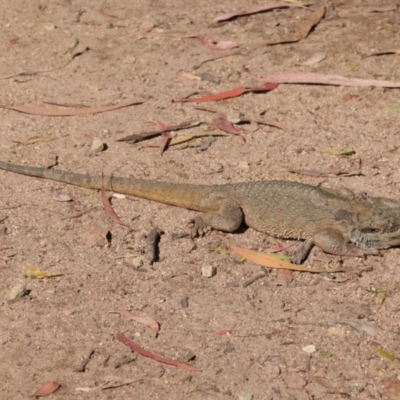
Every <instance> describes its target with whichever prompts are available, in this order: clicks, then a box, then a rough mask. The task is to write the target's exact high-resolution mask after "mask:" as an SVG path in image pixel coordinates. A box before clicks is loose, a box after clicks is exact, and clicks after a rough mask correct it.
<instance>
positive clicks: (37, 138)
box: [21, 136, 57, 146]
mask: <svg viewBox="0 0 400 400" xmlns="http://www.w3.org/2000/svg"><path fill="white" fill-rule="evenodd" d="M56 139H57V138H56V137H54V136H34V137H31V138H29V139H27V140H25V141H24V142H21V144H22V146H28V145H30V144H36V143H40V142H52V141H53V140H56Z"/></svg>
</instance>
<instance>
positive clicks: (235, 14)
mask: <svg viewBox="0 0 400 400" xmlns="http://www.w3.org/2000/svg"><path fill="white" fill-rule="evenodd" d="M289 7H302V6H301V5H296V4H287V3H271V4H268V5H266V6H259V5H255V6H252V7H250V8H248V9H247V10H243V11H233V12H229V13H226V14H219V15H217V16H216V17H215V18H214V19H213V20H212V23H213V24H215V23H217V22H221V21H228V20H230V19H233V18H236V17H242V16H246V15H251V14H257V13H259V12H264V11H271V10H275V9H277V8H289Z"/></svg>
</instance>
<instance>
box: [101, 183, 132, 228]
mask: <svg viewBox="0 0 400 400" xmlns="http://www.w3.org/2000/svg"><path fill="white" fill-rule="evenodd" d="M100 197H101V202H102V203H103V207H104V212H105V213H106V215H107V217H108V218H109V219H110V220H111V221H113V222H115V223H116V224H118V225H121V226H124V227H125V228H128V229H129V230H130V231H131V230H132V228H131V227H130V226H129V225H127V224H125V223H124V222H122V221H121V220H120V219H119V217H118V215H117V214H116V213H115V211H114V210H113V208H112V206H111V203H110V200H109V198H108V196H107V192H106V189H105V187H104V179H103V183H102V185H101V189H100Z"/></svg>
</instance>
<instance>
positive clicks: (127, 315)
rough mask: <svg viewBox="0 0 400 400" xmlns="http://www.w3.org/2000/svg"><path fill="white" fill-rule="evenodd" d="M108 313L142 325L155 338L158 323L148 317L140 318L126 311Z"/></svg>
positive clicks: (158, 328) (158, 326)
mask: <svg viewBox="0 0 400 400" xmlns="http://www.w3.org/2000/svg"><path fill="white" fill-rule="evenodd" d="M109 313H116V314H120V315H122V316H123V317H125V318H128V319H131V320H132V321H136V322H139V323H140V324H143V325H145V326H147V327H148V328H150V329H151V330H152V331H153V332H154V335H155V336H157V334H158V332H159V330H160V325H159V323H158V322H157V321H156V320H155V319H153V318H151V317H148V316H147V315H145V316H141V315H138V314H136V313H134V312H132V311H127V310H115V311H109Z"/></svg>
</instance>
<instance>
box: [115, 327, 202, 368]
mask: <svg viewBox="0 0 400 400" xmlns="http://www.w3.org/2000/svg"><path fill="white" fill-rule="evenodd" d="M117 340H118V341H119V342H121V343H122V344H124V345H125V346H128V347H129V348H130V349H131V350H132V351H136V353H138V354H140V355H142V356H144V357H148V358H151V359H152V360H155V361H158V362H160V363H163V364H168V365H173V366H175V367H178V368H182V369H185V370H187V371H198V369H197V368H196V367H193V366H192V365H189V364H184V363H181V362H179V361H174V360H169V359H168V358H164V357H162V356H160V355H158V354H155V353H151V352H150V351H148V350H145V349H143V348H142V347H140V346H139V345H138V344H137V343H135V342H134V341H133V340H130V339H128V338H127V337H126V336H125V335H124V334H123V333H120V334H118V335H117Z"/></svg>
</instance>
